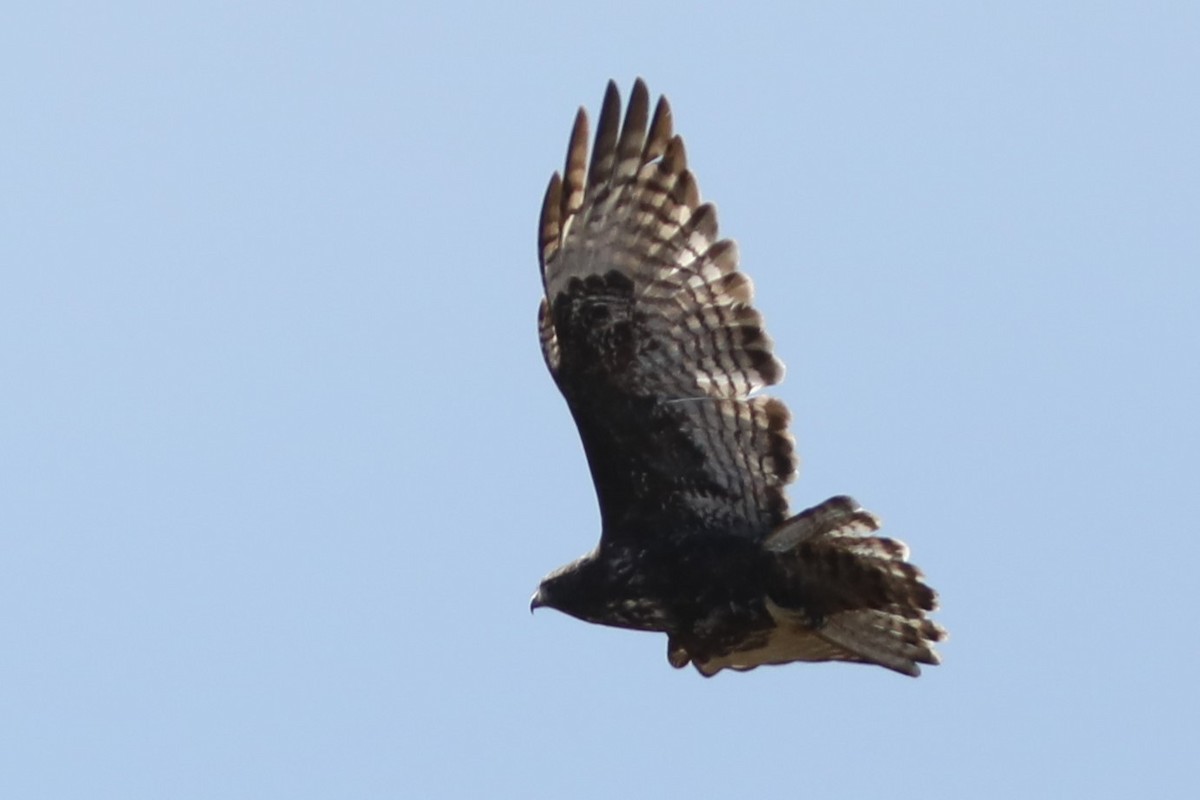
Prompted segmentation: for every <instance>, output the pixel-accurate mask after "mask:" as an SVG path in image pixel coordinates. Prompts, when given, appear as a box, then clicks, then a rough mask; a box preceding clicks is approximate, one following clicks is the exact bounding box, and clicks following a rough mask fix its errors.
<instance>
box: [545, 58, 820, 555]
mask: <svg viewBox="0 0 1200 800" xmlns="http://www.w3.org/2000/svg"><path fill="white" fill-rule="evenodd" d="M619 117H620V98H619V95H618V93H617V89H616V86H615V84H612V83H610V84H609V86H608V91H607V93H606V94H605V98H604V104H603V107H602V110H601V114H600V119H599V122H598V125H597V133H596V143H595V147H594V149H593V151H592V153H591V158H590V160H589V159H588V157H587V138H588V135H587V134H588V123H587V115H586V113H585V112H584V111H583V110H582V109H580V112H579V114H578V115H577V116H576V119H575V127H574V129H573V131H572V134H571V144H570V147H569V149H568V152H567V159H566V165H565V167H564V173H563V177H560V176H559V175H557V174H556V175H555V176H554V177H553V178H552V179H551V181H550V185H549V187H548V188H547V191H546V197H545V202H544V204H543V207H542V218H541V226H540V235H539V245H540V248H539V255H540V261H541V266H542V278H543V284H544V287H545V291H546V297H545V299H543V301H542V307H541V310H540V313H539V329H540V336H541V341H542V350H543V353H544V355H545V357H546V363H547V365H548V366H549V368H550V371H551V373H552V374H553V375H554V378H555V380H556V382H557V383H558V385H559V388H560V389H561V390H562V392H563V395H564V396H565V397H566V399H567V403H568V404H569V406H570V408H571V412H572V414H573V415H574V417H575V421H576V423H577V425H578V427H579V431H580V435H581V437H582V439H583V443H584V448H585V450H586V451H587V455H588V461H589V464H590V466H591V470H592V476H593V479H594V481H595V483H596V491H597V495H598V496H599V500H600V506H601V512H602V515H603V517H604V523H605V536H606V537H610V538H611V537H614V536H624V535H650V534H654V533H663V532H669V531H672V530H682V529H688V530H694V529H695V528H696V526H697V525H700V526H701V527H702V528H704V529H711V530H718V529H719V530H722V531H727V532H732V533H741V534H744V535H749V536H765V535H766V533H767V532H768V531H769V530H770V528H771V527H773V526H774V525H775V524H776V523H778V522H780V521H782V520H783V519H784V517H785V516H786V511H787V502H786V498H785V495H784V487H785V486H786V485H787V484H788V483H789V482H790V481H791V480H792V479H793V478H794V476H795V472H796V460H795V456H794V453H793V447H792V440H791V437H790V435H789V434H788V431H787V422H788V414H787V410H786V408H785V407H784V406H783V404H782V403H780V402H779V401H776V400H770V399H767V398H750V397H749V395H750V394H751V393H752V392H754V391H756V390H757V389H760V388H762V387H764V386H769V385H771V384H774V383H776V382H778V381H779V380H780V379H781V378H782V376H783V365H782V364H781V363H780V362H779V361H778V360H777V359H776V358H775V356H774V355H773V353H772V346H771V341H770V339H769V338H768V337H767V335H766V333H765V331H764V329H763V321H762V316H761V315H760V314H759V313H758V311H757V310H756V309H754V307H753V306H752V305H751V300H752V297H753V289H752V286H751V283H750V280H749V278H747V277H746V276H745V275H744V274H743V273H741V272H738V271H737V249H736V247H735V245H734V244H733V242H731V241H728V240H721V239H719V238H718V232H717V218H716V211H715V209H714V208H713V207H712V206H711V205H709V204H701V203H700V194H699V190H698V189H697V187H696V182H695V179H694V178H693V177H692V174H691V172H689V171H688V169H687V156H686V154H685V152H684V147H683V141H682V140H681V139H680V138H679V137H678V136H676V135H674V134H673V133H672V122H671V111H670V107H669V106H668V105H667V102H666V100H665V99H660V100H659V101H658V105H657V106H656V108H655V111H654V115H653V118H652V119H651V118H650V114H649V93H648V92H647V90H646V87H645V85H644V84H643V83H642V82H641V81H640V80H639V81H637V83H636V84H635V85H634V89H633V93H632V96H631V98H630V102H629V108H628V110H627V112H626V115H625V123H624V125H623V126H622V125H620V124H619Z"/></svg>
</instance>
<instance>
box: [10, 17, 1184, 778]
mask: <svg viewBox="0 0 1200 800" xmlns="http://www.w3.org/2000/svg"><path fill="white" fill-rule="evenodd" d="M782 5H783V4H778V5H770V6H768V5H761V6H760V5H755V4H752V3H751V4H740V5H739V6H738V7H737V8H736V10H735V9H734V6H733V4H715V3H709V4H687V3H680V2H675V3H670V4H666V3H663V4H657V3H645V2H641V3H623V2H616V3H588V4H564V3H545V4H541V3H539V4H520V3H518V4H508V5H504V4H482V3H480V4H465V5H461V4H448V5H445V6H444V7H443V8H441V9H439V10H436V11H434V10H430V9H428V8H417V7H407V6H405V5H404V4H402V3H401V4H393V3H340V4H328V5H324V6H322V5H319V4H312V3H211V4H187V3H175V4H167V3H140V4H129V3H114V4H99V3H80V4H75V5H60V4H56V3H41V4H26V5H25V6H24V7H12V8H9V9H8V10H7V11H6V12H5V13H4V15H3V22H2V25H0V30H2V32H0V270H2V272H0V278H2V282H0V375H2V376H3V389H2V391H0V570H2V574H0V797H4V798H14V800H16V799H17V798H21V799H24V798H75V797H78V798H121V799H122V800H129V799H130V798H360V797H361V798H374V797H405V798H409V797H411V798H417V797H438V798H441V797H447V798H456V797H489V798H522V799H523V800H536V799H537V798H551V797H556V798H589V799H590V798H597V799H599V798H606V799H607V798H616V797H620V798H663V797H764V798H766V797H771V798H774V797H781V798H782V797H817V796H819V797H827V798H837V797H868V796H872V797H888V798H922V800H931V799H935V798H956V799H961V798H1012V797H1021V798H1069V797H1088V798H1129V797H1155V798H1167V797H1170V798H1184V797H1188V798H1190V797H1196V796H1197V792H1198V788H1197V787H1198V784H1200V780H1198V779H1197V777H1196V766H1195V760H1196V758H1197V757H1198V755H1200V702H1198V695H1200V691H1198V689H1197V675H1198V674H1200V672H1198V671H1200V665H1198V664H1197V660H1198V659H1197V656H1200V644H1198V641H1200V636H1198V634H1197V629H1196V618H1197V612H1198V611H1200V608H1198V606H1197V600H1196V592H1197V587H1198V585H1200V580H1198V579H1197V569H1198V564H1200V544H1198V542H1200V531H1198V530H1197V520H1198V519H1200V492H1198V490H1197V473H1198V468H1197V466H1198V465H1197V458H1196V454H1197V451H1198V449H1200V424H1198V422H1197V407H1198V406H1200V323H1198V322H1197V318H1196V316H1197V305H1198V304H1200V144H1198V143H1200V5H1197V4H1195V3H1190V2H1179V3H1154V2H1137V3H1135V2H1128V3H1103V2H1088V3H1083V2H1079V3H1044V2H1038V3H1032V2H1008V3H926V2H905V3H854V4H850V3H822V4H814V3H796V4H793V5H792V6H791V7H790V8H789V9H787V10H783V9H782ZM638 75H642V76H644V77H645V79H646V80H647V82H648V84H649V86H650V89H651V91H652V93H654V94H655V95H657V94H658V93H666V94H667V95H668V96H669V97H670V99H671V102H672V104H673V106H674V109H675V113H676V127H677V130H679V131H680V132H681V133H682V134H683V135H684V136H685V138H686V140H687V144H688V151H689V156H690V161H691V165H692V167H693V168H694V170H695V172H696V174H697V177H698V180H699V183H700V187H701V190H702V192H703V194H704V196H705V197H706V198H708V199H712V200H714V201H715V202H716V203H717V205H718V207H719V210H720V220H721V225H722V232H723V233H724V234H725V235H727V236H731V237H733V238H736V239H737V240H738V242H739V244H740V247H741V253H742V264H743V268H744V269H745V270H746V271H747V272H748V273H749V274H750V275H751V276H752V277H753V278H754V280H755V283H756V285H757V288H758V298H759V300H758V302H759V307H760V308H761V309H762V311H763V312H764V314H765V315H766V319H767V323H768V328H769V332H770V333H771V334H772V336H773V337H774V338H775V340H776V345H777V351H778V352H779V354H780V355H781V357H782V358H783V359H784V361H785V362H786V363H787V365H788V367H789V372H788V379H787V381H786V382H785V383H784V384H783V385H782V386H780V387H777V390H776V391H775V394H777V395H778V396H780V397H782V398H783V399H784V400H785V401H786V402H787V403H788V404H789V406H790V407H791V409H792V412H793V415H794V417H795V425H794V432H795V434H796V437H797V440H798V443H799V448H800V452H801V454H802V456H803V458H804V464H803V469H802V473H801V477H800V480H799V481H798V482H797V483H796V484H795V485H794V486H793V488H792V492H791V497H792V501H793V504H794V505H795V506H796V507H797V508H801V507H804V506H807V505H810V504H812V503H815V502H817V501H819V500H822V499H824V498H826V497H828V496H829V495H831V494H836V493H842V492H846V493H852V494H853V495H854V496H855V497H857V498H858V499H859V500H860V501H861V502H863V504H864V505H866V506H867V507H868V508H870V509H872V510H873V511H875V512H876V513H878V514H879V515H880V516H882V517H883V519H884V521H885V525H886V528H885V530H886V531H887V532H889V533H890V534H892V535H894V536H898V537H900V538H903V539H905V540H907V541H908V543H909V544H910V545H911V546H912V548H913V555H914V559H915V560H916V562H917V563H919V564H920V565H921V566H922V567H923V568H924V569H925V571H926V572H927V574H928V575H929V578H930V580H931V582H932V583H933V584H934V585H935V586H936V587H937V588H938V589H939V590H940V591H941V594H942V599H943V605H944V611H943V612H942V613H941V614H940V615H939V619H940V621H941V622H942V623H943V624H945V625H946V626H947V627H948V628H949V629H950V631H951V639H950V641H949V642H947V643H946V645H945V646H944V648H943V653H944V656H945V663H944V664H943V665H942V666H941V667H937V668H933V669H927V670H926V673H925V675H924V676H923V677H922V678H920V679H919V680H916V681H913V680H910V679H907V678H903V677H901V676H898V675H895V674H892V673H889V672H886V671H884V670H881V669H875V668H866V667H862V666H855V665H808V666H805V665H793V666H789V667H784V668H769V669H760V670H758V671H756V672H753V673H749V674H731V673H725V674H722V675H720V676H718V677H716V678H713V679H711V680H705V679H703V678H701V677H699V676H698V675H697V674H696V673H694V672H692V671H683V672H676V671H674V670H672V669H671V668H670V667H669V666H668V665H667V663H666V658H665V652H666V643H665V637H662V636H659V635H649V634H638V633H631V632H627V631H618V630H610V629H604V628H599V627H595V626H588V625H585V624H583V623H580V622H577V621H575V620H572V619H570V618H568V617H565V616H562V615H559V614H556V613H554V612H551V611H542V612H539V613H538V614H537V615H536V616H534V617H530V615H529V611H528V601H529V596H530V594H531V593H532V592H533V590H534V588H535V587H536V585H537V583H538V581H539V579H540V578H541V577H542V575H543V574H545V573H546V572H548V571H549V570H551V569H552V568H554V567H556V566H558V565H560V564H562V563H563V562H565V561H567V560H569V559H571V558H574V557H576V556H578V555H580V554H582V553H583V552H585V551H586V550H587V549H589V548H590V547H591V546H592V545H593V543H594V542H595V540H596V537H597V535H598V530H599V521H598V516H597V511H596V505H595V499H594V496H593V493H592V488H591V481H590V478H589V476H588V473H587V468H586V465H585V462H584V458H583V454H582V451H581V448H580V445H579V443H578V439H577V437H576V434H575V430H574V426H573V424H572V422H571V420H570V417H569V415H568V413H567V410H566V407H565V404H564V403H563V401H562V399H561V398H560V397H559V395H558V394H557V392H556V390H555V388H554V386H553V384H552V383H551V381H550V378H549V377H548V376H547V374H546V373H545V369H544V366H543V364H542V360H541V355H540V353H539V351H538V345H537V337H536V332H535V324H534V323H535V320H534V317H535V310H536V306H537V300H538V297H539V291H540V283H539V278H538V275H537V268H536V258H535V252H534V241H535V221H536V217H537V212H538V207H539V204H540V201H541V196H542V192H543V190H544V188H545V185H546V181H547V179H548V178H549V176H550V173H551V172H552V171H553V170H555V169H557V168H558V167H559V166H560V164H561V161H562V157H563V153H564V149H565V147H566V142H567V134H568V132H569V129H570V124H571V120H572V116H573V115H574V113H575V109H576V108H577V107H578V106H579V105H580V104H586V105H587V106H588V107H589V108H591V109H593V110H594V109H596V108H597V106H598V104H599V101H600V98H601V96H602V94H603V90H604V84H605V82H606V81H607V80H608V79H609V78H610V77H611V78H615V79H617V81H618V82H619V84H620V85H621V87H622V92H623V94H625V95H627V94H628V91H629V87H630V85H631V84H632V81H633V79H634V78H635V77H636V76H638Z"/></svg>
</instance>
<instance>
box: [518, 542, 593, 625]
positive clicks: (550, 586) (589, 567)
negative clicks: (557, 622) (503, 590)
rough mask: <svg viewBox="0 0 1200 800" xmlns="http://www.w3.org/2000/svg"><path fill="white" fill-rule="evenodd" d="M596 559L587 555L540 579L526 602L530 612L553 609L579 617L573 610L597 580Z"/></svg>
mask: <svg viewBox="0 0 1200 800" xmlns="http://www.w3.org/2000/svg"><path fill="white" fill-rule="evenodd" d="M595 560H596V559H595V555H594V554H591V553H589V554H588V555H586V556H584V557H583V558H580V559H578V560H576V561H572V562H571V563H570V564H567V565H565V566H562V567H559V568H558V569H556V570H554V571H553V572H551V573H550V574H549V575H547V576H546V577H545V578H542V582H541V583H540V584H538V588H537V591H536V592H534V593H533V597H531V598H530V599H529V613H531V614H532V613H533V612H534V611H536V610H537V609H539V608H553V609H555V610H557V611H562V612H563V613H566V614H570V615H571V616H574V617H582V616H583V614H581V612H580V609H578V608H576V607H577V606H578V605H579V604H580V603H581V602H586V600H587V598H588V597H589V596H590V595H591V594H592V592H591V591H589V588H590V587H591V585H592V584H594V583H595V579H596V575H595V574H594V573H596V572H597V570H596V569H594V564H595Z"/></svg>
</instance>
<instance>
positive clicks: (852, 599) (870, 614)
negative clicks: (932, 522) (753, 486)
mask: <svg viewBox="0 0 1200 800" xmlns="http://www.w3.org/2000/svg"><path fill="white" fill-rule="evenodd" d="M877 530H879V520H878V519H877V518H876V517H875V516H874V515H873V514H871V513H870V512H868V511H866V510H864V509H863V508H862V507H861V506H859V505H858V503H856V502H854V500H853V499H851V498H849V497H834V498H831V499H829V500H826V501H825V502H824V503H821V504H820V505H818V506H815V507H813V508H810V509H808V510H807V511H804V512H801V513H800V514H797V515H796V516H794V517H792V518H791V519H789V520H787V521H785V522H784V523H783V524H781V525H780V526H779V527H778V528H776V529H775V531H773V532H772V533H771V535H770V536H768V537H767V540H766V542H765V547H766V548H767V550H768V551H770V552H773V553H775V554H776V556H777V557H776V559H775V561H774V564H773V567H772V571H771V575H770V579H769V583H768V586H767V594H768V599H769V603H768V606H769V608H770V609H771V612H772V614H774V615H775V616H776V618H777V619H776V621H777V622H778V623H780V624H781V626H787V627H791V628H792V629H793V630H795V631H796V632H797V633H800V632H801V631H802V632H803V633H804V634H807V635H810V636H811V635H815V636H817V637H819V638H820V639H822V640H824V641H825V642H826V643H828V644H829V645H831V646H832V649H831V652H832V653H833V654H832V655H830V656H829V658H830V659H831V660H843V661H865V662H869V663H873V664H878V665H879V666H881V667H887V668H888V669H892V670H895V671H896V672H901V673H904V674H905V675H912V676H913V677H916V676H917V675H919V674H920V673H921V670H920V667H919V666H917V665H918V664H937V663H939V662H940V660H941V659H940V658H939V657H938V654H937V652H936V651H935V650H934V644H936V643H937V642H940V641H942V640H943V639H945V638H946V631H945V630H944V629H943V628H942V627H941V626H940V625H938V624H937V623H936V622H933V621H932V620H930V619H927V618H926V614H927V613H928V612H931V611H934V610H935V609H936V608H937V593H936V592H934V591H933V589H931V588H930V587H929V586H928V585H927V584H926V583H925V580H924V576H923V575H922V574H921V571H920V570H919V569H917V568H916V567H915V566H913V565H912V564H910V563H908V560H907V559H908V547H906V546H905V545H904V543H903V542H899V541H896V540H895V539H888V538H885V537H882V536H875V535H873V534H874V533H875V531H877Z"/></svg>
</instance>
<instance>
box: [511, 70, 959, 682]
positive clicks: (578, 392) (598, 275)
mask: <svg viewBox="0 0 1200 800" xmlns="http://www.w3.org/2000/svg"><path fill="white" fill-rule="evenodd" d="M538 234H539V236H538V255H539V261H540V264H541V272H542V283H543V286H544V288H545V297H544V298H543V299H542V301H541V307H540V309H539V312H538V327H539V333H540V338H541V345H542V353H543V355H544V356H545V359H546V365H547V366H548V367H549V369H550V374H551V375H552V376H553V378H554V381H555V383H556V384H557V385H558V388H559V390H560V391H561V392H562V394H563V397H564V398H565V399H566V401H567V406H568V407H569V408H570V411H571V414H572V416H573V417H574V419H575V424H576V426H577V427H578V429H579V435H580V438H581V439H582V440H583V448H584V451H585V453H586V455H587V460H588V466H589V467H590V469H591V473H592V479H593V482H594V483H595V487H596V496H597V499H598V501H599V504H600V517H601V527H602V530H601V534H600V543H599V544H598V545H597V546H596V548H595V549H594V550H592V552H590V553H588V554H587V555H585V556H583V557H582V558H580V559H578V560H576V561H574V562H572V563H570V564H567V565H566V566H563V567H561V568H559V569H557V570H555V571H554V572H551V573H550V574H549V575H547V576H546V578H545V579H543V580H542V582H541V585H540V586H539V587H538V590H537V593H536V594H534V596H533V599H532V602H531V609H536V608H539V607H543V606H544V607H548V608H554V609H557V610H559V611H562V612H564V613H566V614H570V615H571V616H574V617H577V618H579V619H581V620H584V621H586V622H592V623H597V624H600V625H612V626H616V627H619V628H629V629H633V630H643V631H660V632H663V633H666V634H667V660H668V661H669V662H670V663H671V665H672V666H675V667H684V666H686V665H688V664H689V663H690V664H692V665H694V666H695V668H696V669H697V670H698V671H699V672H700V673H701V674H703V675H705V676H711V675H714V674H716V673H717V672H720V671H721V670H722V669H725V668H730V669H734V670H749V669H753V668H755V667H757V666H760V665H763V664H785V663H789V662H792V661H852V662H862V663H868V664H878V665H880V666H882V667H886V668H888V669H891V670H895V671H896V672H900V673H904V674H906V675H912V676H916V675H918V674H920V667H919V666H918V665H919V664H937V663H938V661H939V658H938V654H937V653H936V651H935V650H934V645H935V643H936V642H938V641H940V640H942V639H944V638H945V635H946V634H945V631H944V630H943V629H942V628H941V626H939V625H938V624H937V623H935V622H933V621H932V620H930V619H928V616H927V614H928V612H931V611H933V610H934V609H935V608H936V607H937V595H936V593H935V592H934V591H933V590H932V589H931V588H930V587H929V586H928V585H927V584H926V583H925V581H924V578H923V576H922V574H921V572H920V571H919V570H918V569H917V568H916V567H915V566H913V565H912V564H910V563H909V562H908V548H907V547H906V546H905V545H904V544H903V543H901V542H899V541H897V540H895V539H890V538H886V537H883V536H880V535H878V534H877V531H878V529H879V526H880V523H879V520H878V519H877V518H876V517H875V516H874V515H873V514H871V513H870V512H868V511H866V510H864V509H863V508H862V507H861V506H859V505H858V503H856V502H855V501H854V500H852V499H851V498H849V497H834V498H831V499H829V500H826V501H825V502H823V503H821V504H819V505H817V506H814V507H813V508H810V509H807V510H805V511H801V512H800V513H798V514H794V515H793V514H791V513H790V512H789V510H788V502H787V497H786V494H785V487H786V486H787V484H789V483H790V482H791V481H792V480H793V479H794V478H795V475H796V464H797V460H796V455H795V451H794V445H793V440H792V436H791V434H789V432H788V421H789V413H788V410H787V407H786V406H784V404H783V403H782V402H780V401H779V400H777V399H775V398H772V397H767V396H764V395H761V394H758V393H757V392H758V391H759V390H760V389H762V388H763V387H766V386H771V385H773V384H775V383H778V382H779V381H780V380H781V379H782V377H783V364H782V363H781V362H780V361H779V360H778V359H777V358H776V357H775V355H774V352H773V347H772V343H771V340H770V339H769V338H768V337H767V334H766V332H765V331H764V328H763V318H762V315H761V314H759V312H758V311H757V310H756V309H755V308H754V306H753V304H752V300H753V290H752V287H751V283H750V279H749V278H748V277H747V276H746V275H745V273H743V272H741V271H739V270H738V254H737V248H736V246H735V244H734V243H733V242H732V241H731V240H729V239H722V238H720V237H719V235H718V233H717V216H716V211H715V210H714V208H713V206H712V205H711V204H709V203H702V202H701V201H700V192H699V190H698V189H697V186H696V180H695V178H694V177H693V176H692V173H691V172H690V171H689V170H688V166H687V156H686V154H685V152H684V146H683V140H682V139H681V138H680V137H679V136H678V135H676V134H675V133H674V132H673V130H672V115H671V108H670V106H669V105H668V104H667V101H666V99H665V98H659V100H658V102H657V104H656V105H655V108H654V113H653V115H651V113H650V96H649V92H648V91H647V89H646V86H645V84H644V83H643V82H642V81H641V80H640V79H639V80H638V81H637V82H636V83H635V84H634V86H633V92H632V94H631V96H630V99H629V104H628V108H627V109H626V110H625V115H624V121H623V122H622V121H621V99H620V95H619V93H618V91H617V87H616V85H615V84H614V83H612V82H611V81H610V82H609V84H608V90H607V92H606V93H605V96H604V103H603V106H602V107H601V110H600V117H599V121H598V123H597V126H596V138H595V143H594V144H593V145H592V148H591V155H590V157H589V154H588V117H587V113H586V111H585V110H584V109H582V108H581V109H580V110H579V113H578V114H577V115H576V117H575V126H574V128H573V130H572V132H571V140H570V145H569V146H568V148H567V158H566V164H565V166H564V168H563V172H562V174H561V175H560V174H558V173H555V174H554V176H553V177H551V179H550V185H549V187H548V188H547V189H546V196H545V200H544V202H543V205H542V213H541V221H540V227H539V231H538Z"/></svg>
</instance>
